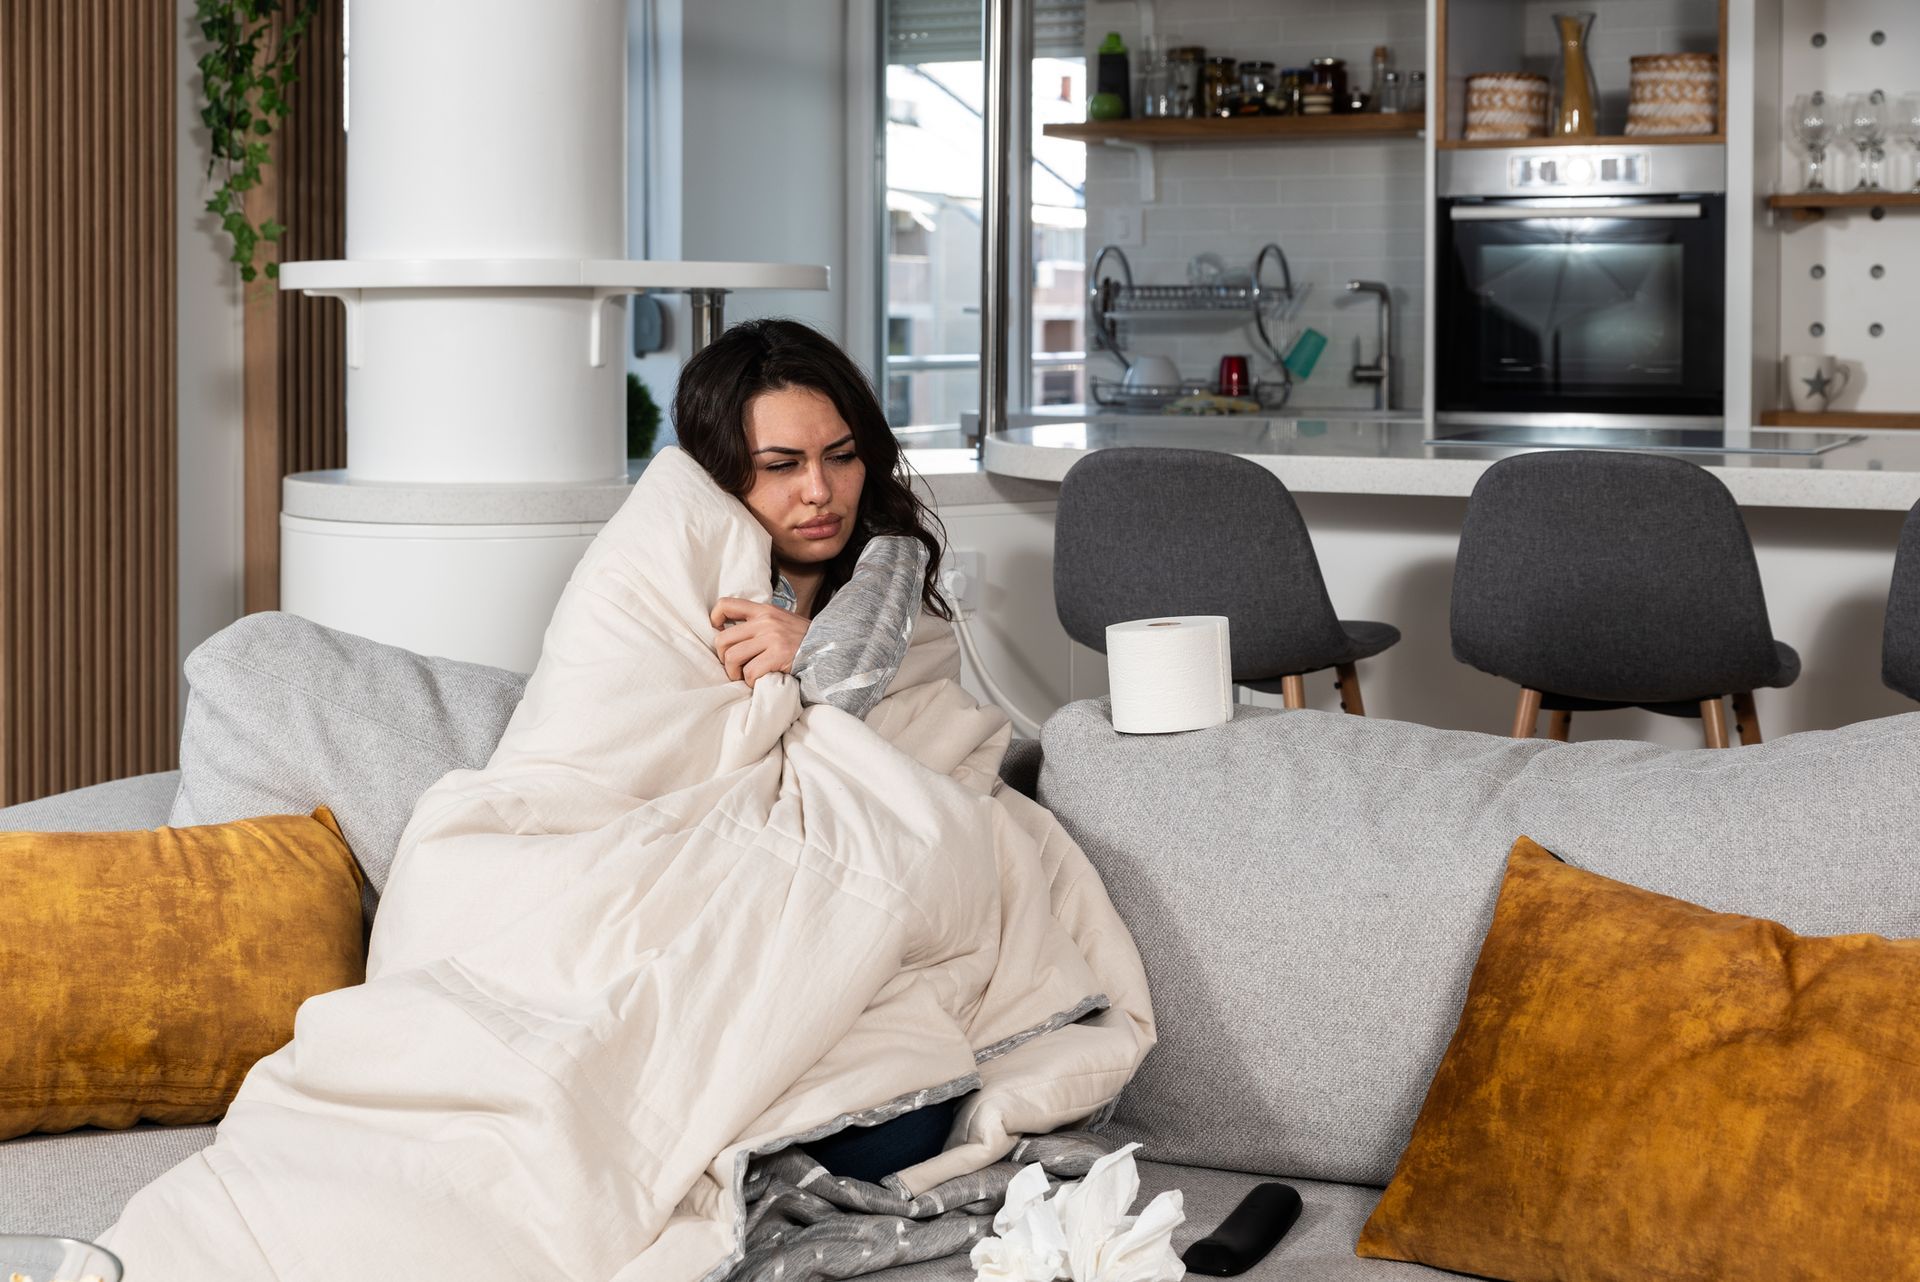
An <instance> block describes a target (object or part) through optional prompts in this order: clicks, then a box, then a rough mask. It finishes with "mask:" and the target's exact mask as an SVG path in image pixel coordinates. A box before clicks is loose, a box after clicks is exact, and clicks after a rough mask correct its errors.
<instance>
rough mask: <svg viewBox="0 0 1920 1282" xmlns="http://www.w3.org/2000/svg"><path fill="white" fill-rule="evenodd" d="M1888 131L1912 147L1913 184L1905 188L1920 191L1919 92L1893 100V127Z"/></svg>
mask: <svg viewBox="0 0 1920 1282" xmlns="http://www.w3.org/2000/svg"><path fill="white" fill-rule="evenodd" d="M1888 132H1889V133H1890V134H1891V135H1892V136H1893V137H1895V138H1897V139H1900V140H1902V141H1904V142H1905V143H1906V144H1907V145H1908V146H1909V147H1911V148H1913V186H1911V187H1909V188H1907V190H1908V191H1912V192H1920V93H1907V94H1901V95H1900V97H1899V98H1897V99H1895V100H1894V104H1893V127H1892V128H1891V129H1890V130H1889V131H1888Z"/></svg>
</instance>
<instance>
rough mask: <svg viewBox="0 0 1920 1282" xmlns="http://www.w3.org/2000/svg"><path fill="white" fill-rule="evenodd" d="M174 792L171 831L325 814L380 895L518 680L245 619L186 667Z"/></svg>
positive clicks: (299, 625)
mask: <svg viewBox="0 0 1920 1282" xmlns="http://www.w3.org/2000/svg"><path fill="white" fill-rule="evenodd" d="M186 670H187V681H188V683H189V685H190V687H191V693H190V695H189V696H188V699H187V715H186V721H185V724H184V727H183V729H182V731H181V735H180V794H179V796H178V798H176V800H175V801H174V805H173V816H172V819H171V820H170V822H172V823H174V824H176V825H179V824H205V823H225V822H227V821H228V820H232V819H246V818H250V817H252V816H254V815H266V814H304V813H306V812H307V811H310V810H312V809H313V808H314V807H315V806H322V805H324V806H327V807H329V808H330V809H331V810H332V811H333V813H334V817H335V818H336V819H338V820H339V821H340V828H341V831H342V832H343V833H344V834H345V835H346V838H347V844H348V845H349V846H350V847H352V849H353V853H354V856H355V857H356V858H358V859H359V861H360V866H361V868H362V869H364V870H365V871H366V874H367V881H368V883H369V894H368V900H367V910H368V914H369V919H371V914H372V909H373V902H374V896H377V894H378V893H379V891H380V890H382V889H383V888H384V887H385V886H386V884H387V869H388V868H389V867H390V866H391V865H392V862H393V851H394V847H395V846H396V845H398V844H399V841H400V832H401V830H402V829H403V828H405V827H406V825H407V820H408V819H409V818H410V817H411V816H412V814H413V806H414V803H415V802H416V801H418V800H419V799H420V794H421V793H423V792H425V791H426V790H427V789H428V788H429V787H431V786H432V785H433V783H434V782H435V781H436V780H438V779H439V778H440V777H441V776H442V775H444V774H446V773H447V772H448V771H449V770H457V769H462V768H469V769H471V768H475V767H479V766H483V765H485V764H486V761H487V758H488V757H490V756H491V755H493V746H494V744H495V743H497V742H498V741H499V738H500V735H501V732H502V731H504V730H505V729H506V726H507V719H508V718H509V717H511V716H512V715H513V710H514V708H515V706H516V705H518V704H519V702H520V692H521V690H522V689H523V688H524V687H525V685H526V678H525V677H523V676H521V675H519V674H518V673H514V672H507V671H504V670H503V669H500V668H489V667H483V666H482V665H480V664H477V663H457V662H455V661H453V660H451V659H429V658H426V657H423V656H421V655H417V654H414V653H413V652H412V651H409V650H402V649H398V648H396V647H394V646H389V645H381V644H379V643H378V642H375V641H369V640H367V639H366V638H365V637H357V636H352V635H349V634H348V633H345V632H335V631H333V630H332V629H331V628H323V627H321V626H320V625H319V624H317V623H310V622H308V621H307V620H305V619H302V618H299V617H298V616H296V615H291V614H253V615H249V616H247V617H246V618H244V619H241V620H240V621H239V622H238V623H234V624H232V625H230V626H229V627H226V628H224V629H222V630H221V631H219V632H217V633H215V634H214V635H213V636H211V637H209V638H208V639H207V640H206V641H204V642H202V643H201V644H200V646H199V647H198V648H197V649H195V650H194V652H193V653H192V654H190V655H188V656H187V664H186Z"/></svg>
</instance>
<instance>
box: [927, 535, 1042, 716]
mask: <svg viewBox="0 0 1920 1282" xmlns="http://www.w3.org/2000/svg"><path fill="white" fill-rule="evenodd" d="M967 587H968V583H967V575H966V572H965V571H964V570H959V569H953V568H949V569H945V570H942V571H941V572H940V591H941V594H942V595H943V596H945V597H946V598H947V605H948V606H949V607H950V608H951V609H952V610H953V631H954V635H956V636H958V637H959V638H960V652H961V653H962V654H964V655H966V657H967V662H968V664H970V665H971V666H972V668H973V675H974V676H976V677H978V678H979V679H980V685H981V688H983V689H984V690H985V691H986V692H987V698H989V699H991V700H992V701H993V702H994V703H996V704H998V705H999V707H1000V711H1002V712H1004V713H1006V714H1007V720H1009V721H1011V722H1013V728H1014V729H1015V730H1016V731H1018V732H1019V733H1021V734H1022V735H1025V736H1026V737H1027V738H1029V739H1038V738H1039V737H1040V722H1038V721H1036V720H1034V718H1032V717H1030V716H1028V715H1027V714H1026V713H1025V712H1024V711H1023V710H1021V708H1020V706H1019V705H1018V704H1016V703H1014V701H1013V700H1012V699H1010V698H1008V697H1007V692H1006V691H1005V690H1002V689H1001V688H1000V683H999V682H998V681H995V680H994V679H993V674H992V673H991V672H989V671H987V665H986V664H985V663H982V662H981V661H980V647H979V646H977V645H975V644H974V641H973V629H972V628H969V627H968V626H967V620H968V618H970V617H971V616H972V614H973V611H971V610H968V609H966V608H964V607H963V606H962V605H961V604H960V602H961V601H963V600H965V599H966V595H967Z"/></svg>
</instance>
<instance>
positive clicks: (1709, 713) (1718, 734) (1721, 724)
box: [1700, 699, 1731, 748]
mask: <svg viewBox="0 0 1920 1282" xmlns="http://www.w3.org/2000/svg"><path fill="white" fill-rule="evenodd" d="M1700 729H1701V730H1702V731H1703V732H1704V733H1705V734H1706V737H1707V746H1708V747H1709V748H1726V747H1730V746H1731V745H1730V744H1728V742H1727V710H1726V708H1725V707H1724V706H1723V705H1722V704H1721V702H1720V700H1718V699H1702V700H1701V701H1700Z"/></svg>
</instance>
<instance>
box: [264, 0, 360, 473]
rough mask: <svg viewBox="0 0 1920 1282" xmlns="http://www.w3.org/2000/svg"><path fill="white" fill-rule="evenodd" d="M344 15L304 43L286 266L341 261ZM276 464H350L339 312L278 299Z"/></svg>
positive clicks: (327, 5) (287, 184)
mask: <svg viewBox="0 0 1920 1282" xmlns="http://www.w3.org/2000/svg"><path fill="white" fill-rule="evenodd" d="M344 16H345V14H344V6H343V5H342V4H340V3H339V0H322V3H321V6H320V9H319V11H318V12H317V13H315V15H314V18H313V24H312V25H311V26H310V27H308V29H307V38H306V40H305V41H304V42H303V43H302V44H301V47H300V54H299V62H298V71H299V74H300V79H299V81H298V82H297V83H295V85H294V87H293V94H292V104H293V110H292V112H291V113H290V114H289V115H288V117H287V120H286V123H285V125H284V129H285V131H286V137H285V141H284V145H283V147H282V150H281V180H280V203H281V208H282V209H283V210H284V211H285V212H283V213H282V214H281V216H280V221H281V222H283V223H286V224H287V233H286V236H285V238H284V240H285V245H284V252H283V253H282V254H281V258H282V259H283V260H284V261H286V262H299V261H302V260H306V259H331V258H345V257H346V256H347V135H346V133H345V131H344V129H343V128H342V125H343V123H344V122H343V121H342V120H341V111H342V109H343V107H344V105H345V103H344V99H343V97H342V93H341V88H342V86H341V68H342V64H341V57H342V55H343V54H344V52H345V50H344V49H343V48H342V46H341V41H342V38H343V36H344V32H343V30H342V27H343V25H344V23H343V19H344ZM280 334H281V343H282V350H283V354H282V357H281V366H280V368H281V371H282V379H281V393H280V407H281V409H280V413H281V441H282V442H283V446H282V449H283V456H282V463H283V465H284V467H285V470H286V471H287V472H289V473H291V472H312V471H317V470H319V469H321V468H332V467H345V466H346V465H347V359H346V354H347V323H346V309H345V308H343V307H342V306H341V305H340V304H339V303H338V302H336V301H334V300H332V299H325V298H308V297H306V296H305V295H303V294H297V293H290V294H282V295H281V302H280Z"/></svg>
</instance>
